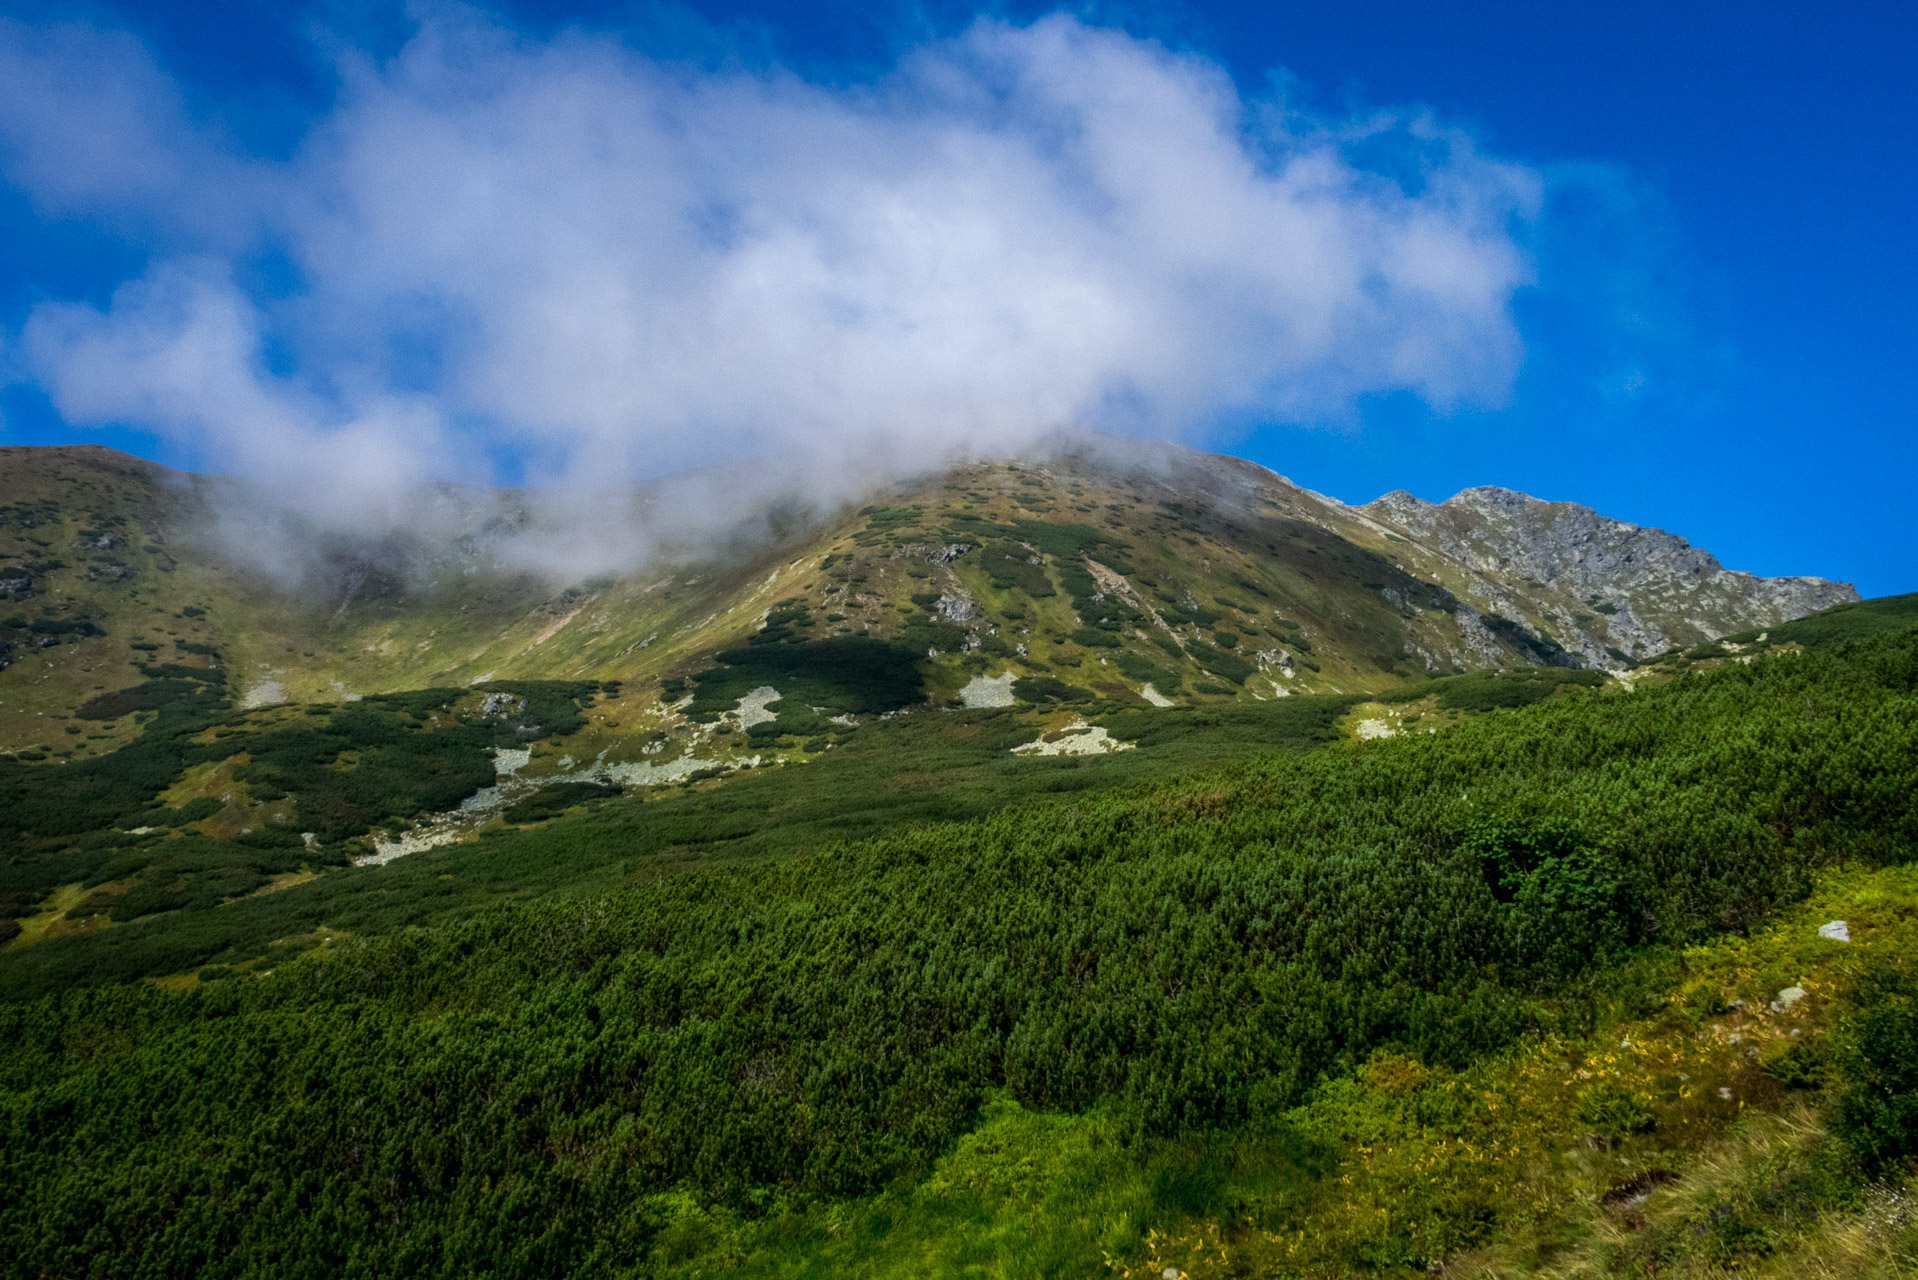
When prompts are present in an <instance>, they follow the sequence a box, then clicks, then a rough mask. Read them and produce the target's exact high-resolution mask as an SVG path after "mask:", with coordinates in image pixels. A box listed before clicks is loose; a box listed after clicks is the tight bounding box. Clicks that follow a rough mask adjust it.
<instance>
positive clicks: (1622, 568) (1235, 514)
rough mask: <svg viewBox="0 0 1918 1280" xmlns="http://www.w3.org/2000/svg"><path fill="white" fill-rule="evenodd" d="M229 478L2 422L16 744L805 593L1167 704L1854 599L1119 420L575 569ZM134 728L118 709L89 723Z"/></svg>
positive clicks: (678, 643)
mask: <svg viewBox="0 0 1918 1280" xmlns="http://www.w3.org/2000/svg"><path fill="white" fill-rule="evenodd" d="M227 483H229V482H224V481H220V482H216V481H215V480H213V479H211V478H208V477H200V476H194V475H192V474H189V473H178V472H171V471H169V470H168V469H166V468H164V467H161V466H159V465H158V464H154V463H151V462H148V461H146V460H144V459H138V458H135V457H132V456H131V455H124V454H120V453H118V452H117V451H114V450H110V449H105V448H101V447H99V446H91V445H82V446H58V447H43V448H37V447H32V446H10V447H6V448H3V449H0V488H4V491H5V492H6V493H7V494H8V495H9V501H8V503H7V504H6V506H5V507H4V508H0V592H4V595H0V600H5V601H8V602H10V603H11V604H12V605H13V607H14V610H15V612H14V615H13V617H12V618H11V619H10V622H11V624H12V626H11V629H10V630H7V631H6V632H5V634H4V635H0V645H3V646H4V647H5V648H6V650H7V652H6V653H5V654H0V660H4V661H9V662H11V663H12V664H13V665H12V668H11V669H10V670H5V671H0V748H6V749H14V750H18V749H21V748H23V747H26V746H28V745H30V744H36V743H37V744H38V745H39V746H41V747H42V748H44V749H52V750H58V748H59V747H60V746H61V745H62V744H59V743H52V744H49V743H47V742H46V741H45V739H46V737H47V735H46V733H45V729H46V724H45V718H46V717H48V716H61V715H64V714H67V713H70V712H71V711H72V710H73V709H74V708H75V707H77V706H79V705H80V704H81V703H84V702H86V701H87V700H88V699H90V698H93V697H96V696H98V695H99V694H102V693H105V692H108V691H110V690H112V689H114V688H118V687H123V686H126V685H130V684H132V683H134V682H136V681H137V680H138V679H140V678H142V677H141V667H142V664H146V665H150V664H151V663H152V662H153V661H155V660H156V657H155V655H164V656H165V657H166V658H167V659H168V660H172V661H185V662H188V663H190V664H191V663H207V662H213V661H215V660H216V659H215V657H214V656H213V655H215V654H217V655H218V659H217V660H218V661H220V662H221V663H223V665H224V669H225V671H226V672H227V675H228V679H229V682H230V684H231V685H232V694H233V696H234V698H235V700H236V701H238V702H241V703H242V704H244V705H255V706H258V705H269V704H271V703H274V702H278V701H290V702H305V703H313V702H334V701H339V700H342V699H350V698H352V697H355V696H360V695H366V694H373V693H383V692H393V691H397V690H403V689H408V688H421V687H426V686H429V685H459V686H465V685H473V684H477V683H483V682H485V681H487V680H489V679H507V678H516V679H529V678H532V679H540V678H557V679H599V680H607V679H614V680H622V681H628V682H632V681H639V682H642V683H645V682H651V681H657V680H667V681H672V680H679V681H682V682H683V681H685V680H688V679H690V678H692V677H694V676H696V675H698V674H699V673H700V672H702V671H706V670H711V669H712V668H713V664H714V662H715V659H716V655H719V654H721V653H723V652H725V651H727V649H728V648H729V647H731V646H736V645H739V644H741V643H742V642H744V641H746V640H747V639H749V638H751V637H752V636H754V634H755V633H757V632H759V631H760V630H761V629H762V628H764V627H765V626H766V625H767V620H768V618H769V617H771V616H772V615H773V614H774V612H775V611H776V610H777V609H780V608H788V609H791V608H802V609H803V611H804V620H803V625H802V626H800V627H799V629H798V632H796V633H795V634H799V633H803V634H804V636H805V637H806V638H807V639H808V640H826V639H832V638H834V637H842V638H843V637H848V636H855V635H857V636H866V637H870V638H872V639H875V640H877V641H881V642H884V643H886V644H890V645H894V646H900V647H902V648H903V649H904V650H910V651H911V653H913V654H915V655H923V656H921V657H916V658H914V661H915V662H916V663H917V664H918V665H920V666H922V667H923V668H924V671H925V680H926V691H927V697H928V699H929V700H930V702H931V703H932V704H933V705H945V704H957V703H962V702H966V701H967V698H968V695H967V694H966V693H965V690H967V689H968V688H973V689H975V694H974V695H973V700H974V701H977V699H978V697H980V696H985V695H983V694H979V693H977V692H976V691H977V689H978V687H979V686H977V685H976V684H975V682H978V681H985V682H987V683H988V684H993V685H995V686H996V685H998V684H1009V682H1010V681H1011V680H1012V679H1013V678H1015V677H1017V678H1029V679H1036V680H1053V681H1057V682H1060V683H1061V684H1062V685H1064V686H1065V687H1066V688H1067V689H1069V690H1072V691H1075V692H1071V693H1069V694H1067V695H1065V696H1068V697H1074V698H1076V697H1080V696H1085V697H1096V698H1099V699H1103V700H1106V701H1108V702H1116V703H1121V704H1129V705H1137V706H1148V705H1158V703H1157V702H1155V699H1157V700H1159V701H1160V702H1164V701H1178V702H1183V703H1198V702H1207V701H1214V700H1233V701H1240V700H1257V699H1260V698H1271V697H1278V696H1285V695H1287V694H1291V693H1298V692H1318V693H1341V694H1345V693H1372V692H1379V691H1382V690H1384V689H1388V688H1391V687H1395V686H1398V685H1402V684H1404V683H1406V682H1408V681H1415V680H1419V679H1424V678H1428V677H1430V676H1433V675H1442V674H1448V673H1453V672H1458V671H1463V670H1468V669H1472V668H1480V667H1485V668H1493V669H1516V668H1521V667H1525V666H1534V665H1560V666H1585V667H1592V668H1596V669H1601V670H1610V671H1618V670H1623V669H1625V668H1626V667H1628V666H1630V665H1631V664H1632V663H1634V662H1636V661H1639V660H1642V659H1644V658H1647V657H1650V656H1652V655H1653V654H1655V653H1657V652H1659V651H1661V650H1666V649H1671V648H1674V647H1679V646H1690V645H1695V644H1699V643H1702V642H1705V641H1708V640H1712V639H1715V638H1717V637H1718V636H1721V635H1727V634H1732V633H1736V632H1743V631H1748V630H1751V629H1753V628H1755V627H1756V628H1763V627H1765V626H1769V625H1776V624H1777V623H1779V622H1782V621H1785V620H1787V619H1788V618H1789V617H1796V616H1801V615H1802V614H1805V613H1810V612H1814V611H1816V610H1817V609H1819V608H1823V607H1826V606H1828V605H1830V604H1837V603H1842V602H1845V601H1849V600H1855V599H1856V598H1857V593H1856V592H1855V591H1854V590H1852V589H1851V588H1850V586H1849V585H1848V584H1843V583H1832V582H1826V581H1824V580H1822V579H1805V578H1790V579H1762V578H1755V577H1753V576H1751V575H1748V574H1742V573H1736V572H1733V571H1730V570H1725V569H1724V568H1723V567H1722V566H1721V565H1719V563H1718V562H1717V560H1716V559H1714V558H1713V557H1711V556H1710V555H1709V554H1708V553H1706V552H1703V551H1701V550H1698V549H1695V548H1692V547H1691V546H1690V544H1689V543H1688V542H1686V541H1685V540H1684V539H1683V538H1680V537H1678V536H1676V535H1672V534H1667V533H1664V532H1663V531H1659V530H1649V529H1644V528H1641V527H1639V526H1632V525H1627V524H1625V523H1624V522H1622V521H1614V520H1610V519H1609V518H1607V517H1603V516H1599V515H1598V514H1597V513H1596V512H1593V511H1592V510H1591V509H1590V508H1587V507H1582V506H1580V505H1578V504H1573V503H1548V502H1544V501H1542V500H1539V499H1534V498H1530V497H1528V496H1525V495H1518V494H1515V493H1514V492H1513V491H1510V490H1501V489H1496V488H1492V487H1481V488H1477V489H1470V490H1466V491H1463V493H1461V494H1460V495H1455V496H1454V497H1453V498H1452V499H1448V500H1447V502H1445V503H1437V504H1434V503H1425V502H1422V501H1420V500H1418V499H1415V498H1412V497H1411V496H1410V495H1409V494H1404V493H1403V491H1398V492H1395V493H1393V494H1387V495H1384V496H1383V497H1381V498H1379V499H1375V500H1374V501H1373V502H1371V503H1367V504H1364V505H1360V506H1348V505H1346V504H1344V503H1341V502H1339V501H1338V500H1337V499H1333V498H1330V497H1326V496H1324V495H1322V494H1318V493H1314V492H1313V491H1311V490H1308V489H1305V488H1303V487H1301V486H1299V485H1297V484H1296V483H1294V482H1293V481H1291V480H1288V479H1286V478H1285V477H1283V476H1280V475H1278V474H1277V473H1275V472H1273V471H1271V470H1269V469H1267V468H1265V467H1262V466H1259V465H1258V464H1255V463H1251V462H1248V461H1245V460H1243V459H1238V458H1232V457H1229V456H1225V455H1213V454H1203V453H1199V452H1196V451H1192V450H1187V449H1182V448H1179V447H1177V446H1170V445H1161V444H1141V443H1138V442H1130V441H1116V440H1111V439H1105V438H1096V437H1095V438H1085V437H1068V438H1062V439H1061V440H1060V441H1056V442H1055V443H1054V445H1053V446H1052V447H1051V448H1050V451H1049V452H1048V453H1047V454H1045V455H1044V456H1039V457H1032V458H1026V459H1022V460H999V461H990V462H971V463H961V464H958V465H955V466H953V467H951V468H948V469H945V470H943V471H939V472H935V473H933V474H931V475H927V476H923V477H920V478H918V479H911V480H903V481H899V482H896V483H895V484H893V485H892V486H890V487H889V488H888V489H887V490H885V491H883V492H879V493H875V494H873V495H871V497H870V499H869V501H868V502H867V503H866V504H865V505H864V506H860V505H857V504H847V505H846V506H844V507H841V508H839V509H837V510H831V511H823V512H822V511H814V512H810V513H809V512H806V511H803V510H802V509H800V508H798V507H793V508H792V509H791V510H788V511H785V512H783V513H782V512H778V511H775V512H773V513H772V514H771V515H765V516H761V517H755V519H756V521H757V523H755V524H753V525H752V526H751V530H752V535H753V536H750V537H748V536H745V535H743V534H741V535H738V536H735V537H734V538H733V540H732V542H731V543H730V545H726V544H724V543H723V542H721V543H720V544H717V545H719V546H720V550H719V551H718V552H716V553H714V552H709V553H706V554H704V555H703V556H701V555H698V554H696V553H694V552H691V551H688V552H682V553H680V555H679V557H678V558H677V559H675V560H673V561H671V562H669V563H653V564H650V565H641V566H639V567H637V568H635V569H631V570H629V571H627V572H625V573H622V574H614V575H606V576H602V577H600V578H597V579H588V580H585V581H581V582H577V583H574V584H573V585H570V586H555V585H554V584H552V583H550V582H547V581H543V580H541V579H540V577H539V576H538V575H536V574H533V573H530V572H528V571H526V570H525V569H524V567H521V566H518V565H516V564H515V563H514V562H513V561H512V559H511V555H510V554H508V553H511V552H513V551H514V550H515V548H516V547H517V546H518V545H519V544H517V543H515V542H514V540H515V539H517V538H521V537H532V536H534V535H538V536H547V537H550V536H552V534H551V531H550V530H549V531H545V532H541V531H540V530H538V529H537V528H533V526H534V522H535V520H536V518H537V517H536V516H534V515H528V514H526V513H527V512H530V511H531V510H532V508H531V507H530V506H523V507H521V508H518V510H519V511H520V512H521V514H520V515H519V516H518V517H516V519H517V523H515V519H509V518H505V517H502V516H500V515H499V512H501V511H505V512H507V513H508V515H511V513H512V511H513V510H515V509H514V508H513V507H512V506H511V502H512V501H514V500H517V499H518V497H519V496H520V495H517V494H515V493H512V492H504V493H502V492H499V491H495V492H493V493H492V494H490V495H488V494H486V493H485V492H484V491H476V493H474V494H470V495H469V494H464V491H462V495H461V501H462V502H464V503H465V507H466V508H468V509H470V511H471V512H474V513H478V514H475V515H472V516H471V517H470V519H471V520H472V521H474V522H476V527H477V529H478V532H477V533H471V534H459V535H458V536H457V537H454V536H451V535H449V536H448V538H447V540H446V541H445V542H444V543H443V544H431V543H421V544H420V545H419V546H418V547H415V548H414V549H413V550H412V551H409V552H406V553H405V554H404V555H397V554H396V553H391V552H390V551H389V550H387V549H383V547H382V544H380V543H379V542H378V541H377V540H376V539H371V538H369V539H366V540H364V541H363V542H362V543H360V544H358V545H348V544H342V547H341V548H337V549H334V550H332V551H329V552H328V554H331V555H333V560H332V561H330V562H328V563H329V564H330V566H331V567H330V569H329V572H331V573H332V574H333V576H332V577H331V578H330V579H328V580H325V581H320V580H310V581H303V582H301V583H300V584H299V585H298V586H289V585H288V584H287V583H286V582H285V581H282V580H276V579H274V578H273V577H271V576H270V575H268V574H265V573H263V572H261V571H260V570H259V569H258V568H256V567H254V566H251V565H248V564H246V563H244V562H239V561H235V560H234V559H233V558H232V557H231V556H230V555H222V554H221V553H219V552H217V551H215V550H212V549H210V546H209V543H208V541H207V538H206V536H205V529H206V528H207V527H208V525H209V524H210V520H209V516H210V515H211V514H214V513H213V512H212V509H211V507H210V504H211V503H213V502H215V501H217V500H220V494H221V493H222V492H224V490H222V488H221V486H222V485H224V484H227ZM705 483H707V484H708V485H709V486H710V484H711V483H712V481H711V479H710V478H708V479H707V481H706V482H705ZM481 517H486V518H487V519H488V520H489V521H490V522H489V523H487V524H485V525H484V526H483V527H480V526H477V521H479V520H480V519H481ZM529 528H530V529H532V533H528V532H526V531H527V530H528V529H529ZM562 532H563V529H562ZM480 534H483V535H484V536H483V537H481V536H479V535H480ZM595 536H605V535H604V532H603V531H600V532H599V533H596V535H595ZM460 539H465V540H464V541H461V540H460ZM489 540H490V541H489ZM501 548H504V552H502V550H501ZM383 556H386V557H389V559H386V560H383V559H382V557H383ZM489 557H491V558H490V559H489ZM9 584H10V585H9ZM782 601H783V602H786V603H785V604H783V605H782V603H781V602H782ZM35 614H37V615H38V616H37V617H36V616H34V615H35ZM797 616H798V615H795V617H797ZM35 676H37V677H38V678H37V679H35V678H33V677H35ZM1047 687H1050V686H1047ZM131 733H132V724H131V722H130V721H129V722H123V723H119V724H117V725H105V726H96V727H94V728H93V729H92V730H91V731H90V732H89V733H88V734H86V735H84V738H85V741H83V742H82V743H80V744H77V746H76V747H75V749H76V750H77V751H78V752H79V754H81V755H85V754H87V753H88V752H89V751H99V750H106V749H110V748H111V746H112V745H114V744H115V743H117V742H121V741H125V740H127V739H128V738H129V737H130V735H131Z"/></svg>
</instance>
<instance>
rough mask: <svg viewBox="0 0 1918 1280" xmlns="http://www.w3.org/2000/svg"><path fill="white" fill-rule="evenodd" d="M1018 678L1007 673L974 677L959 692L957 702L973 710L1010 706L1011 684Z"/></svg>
mask: <svg viewBox="0 0 1918 1280" xmlns="http://www.w3.org/2000/svg"><path fill="white" fill-rule="evenodd" d="M1017 678H1018V677H1017V676H1015V675H1013V673H1012V672H1010V671H1007V672H1005V673H1003V674H1001V675H996V676H974V677H973V678H972V679H970V680H968V681H966V687H965V688H963V689H961V690H960V691H959V701H961V702H963V703H965V704H966V706H968V707H971V708H973V709H975V710H976V709H980V708H984V707H1009V706H1011V705H1012V702H1013V698H1012V682H1013V681H1014V680H1016V679H1017Z"/></svg>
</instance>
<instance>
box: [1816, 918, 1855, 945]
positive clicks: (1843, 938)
mask: <svg viewBox="0 0 1918 1280" xmlns="http://www.w3.org/2000/svg"><path fill="white" fill-rule="evenodd" d="M1818 936H1819V937H1821V938H1830V939H1831V940H1832V941H1833V942H1850V941H1851V926H1850V925H1848V924H1846V923H1845V922H1844V921H1843V920H1832V921H1830V922H1828V923H1826V924H1821V925H1819V926H1818Z"/></svg>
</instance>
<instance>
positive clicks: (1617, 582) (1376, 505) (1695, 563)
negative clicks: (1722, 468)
mask: <svg viewBox="0 0 1918 1280" xmlns="http://www.w3.org/2000/svg"><path fill="white" fill-rule="evenodd" d="M1354 510H1355V511H1356V512H1359V513H1361V514H1363V515H1364V516H1366V517H1367V518H1369V519H1370V520H1371V521H1373V522H1376V523H1377V524H1379V525H1381V526H1384V527H1386V528H1388V529H1393V530H1397V531H1399V534H1400V536H1402V537H1404V538H1405V539H1408V540H1410V541H1411V542H1413V543H1415V544H1417V545H1418V546H1419V547H1420V548H1421V549H1423V550H1424V551H1426V552H1429V553H1436V554H1437V555H1438V556H1442V557H1444V558H1445V559H1448V560H1450V561H1452V562H1454V563H1456V564H1458V565H1460V566H1462V567H1464V568H1466V569H1468V570H1470V571H1472V572H1473V573H1474V574H1476V575H1478V576H1480V577H1481V578H1482V579H1483V580H1485V582H1486V583H1487V586H1486V588H1485V589H1484V590H1483V591H1482V592H1481V593H1479V594H1480V595H1481V596H1482V597H1485V598H1490V597H1496V596H1500V595H1503V596H1506V597H1507V598H1519V597H1529V598H1530V601H1531V602H1533V603H1534V604H1535V606H1537V607H1538V611H1542V613H1543V614H1544V615H1545V616H1547V617H1549V618H1551V619H1552V620H1553V621H1554V622H1555V623H1556V624H1557V625H1556V626H1555V627H1553V628H1552V629H1553V630H1554V632H1555V633H1563V634H1559V640H1560V642H1561V643H1563V644H1565V646H1566V647H1567V648H1568V649H1570V650H1572V651H1574V652H1577V653H1580V654H1581V656H1582V657H1585V658H1587V659H1593V658H1596V659H1597V660H1598V661H1597V662H1596V663H1595V665H1616V664H1617V656H1618V655H1619V654H1624V655H1628V656H1629V657H1631V658H1642V657H1646V656H1649V655H1650V654H1653V653H1657V652H1659V651H1661V650H1664V649H1666V648H1669V647H1671V646H1672V645H1674V644H1693V643H1697V642H1698V641H1701V640H1707V639H1713V638H1716V637H1718V636H1721V635H1727V634H1730V633H1732V632H1736V631H1743V630H1748V629H1750V628H1753V627H1767V626H1776V625H1778V624H1779V623H1781V622H1788V621H1790V620H1791V619H1793V618H1799V617H1803V616H1804V615H1805V614H1808V613H1815V612H1817V611H1818V610H1820V609H1825V608H1829V607H1831V606H1832V605H1836V604H1843V603H1846V602H1848V601H1852V600H1856V599H1858V598H1859V597H1858V592H1857V590H1856V589H1854V588H1853V587H1852V586H1851V584H1850V583H1845V582H1831V581H1828V580H1826V579H1824V578H1760V577H1756V576H1754V575H1752V574H1749V573H1741V572H1738V571H1736V570H1732V569H1727V568H1725V567H1724V566H1723V565H1722V564H1720V563H1719V562H1718V560H1717V559H1716V557H1714V556H1712V555H1711V554H1710V553H1709V552H1706V551H1702V550H1700V549H1699V548H1697V547H1694V546H1692V545H1691V543H1689V542H1687V541H1686V540H1685V539H1683V538H1681V537H1678V536H1677V535H1676V534H1671V533H1667V532H1665V531H1664V530H1663V529H1652V528H1647V527H1645V526H1643V525H1636V524H1630V523H1628V522H1626V521H1623V520H1613V519H1611V518H1609V517H1607V516H1602V515H1600V514H1599V513H1598V512H1596V511H1594V510H1592V509H1591V508H1590V507H1586V506H1582V505H1580V504H1578V503H1576V502H1546V501H1544V500H1542V499H1539V498H1534V497H1531V496H1529V495H1527V494H1523V493H1518V492H1516V491H1514V490H1511V489H1501V488H1498V487H1497V486H1494V485H1483V486H1480V487H1477V488H1472V489H1466V490H1464V491H1462V492H1460V493H1458V494H1455V495H1453V496H1452V497H1450V498H1447V499H1446V500H1445V501H1444V502H1439V503H1433V502H1425V501H1423V500H1421V499H1419V498H1416V497H1414V496H1413V495H1411V494H1409V493H1406V492H1404V491H1403V490H1399V491H1395V492H1393V493H1388V494H1386V495H1385V496H1383V497H1381V498H1378V499H1376V500H1374V501H1372V502H1370V503H1367V504H1366V505H1365V506H1363V507H1358V508H1354ZM1607 657H1610V658H1612V659H1613V661H1612V662H1611V663H1607V662H1606V661H1605V660H1604V659H1605V658H1607Z"/></svg>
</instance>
